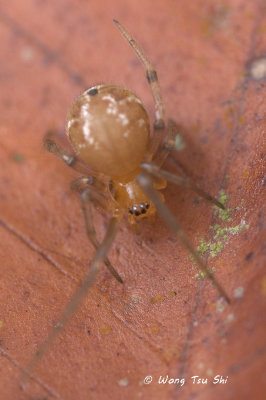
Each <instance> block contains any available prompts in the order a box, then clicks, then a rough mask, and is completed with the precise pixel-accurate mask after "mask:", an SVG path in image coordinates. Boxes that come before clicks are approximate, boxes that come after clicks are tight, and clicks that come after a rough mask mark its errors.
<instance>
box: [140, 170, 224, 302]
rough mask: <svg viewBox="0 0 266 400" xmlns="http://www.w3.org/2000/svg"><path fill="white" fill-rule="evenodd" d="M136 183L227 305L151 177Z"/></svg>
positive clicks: (143, 177) (213, 279)
mask: <svg viewBox="0 0 266 400" xmlns="http://www.w3.org/2000/svg"><path fill="white" fill-rule="evenodd" d="M137 181H138V183H139V184H140V186H141V187H142V189H143V191H144V192H145V193H146V195H147V196H148V197H149V198H150V199H151V201H152V202H153V204H154V205H155V207H156V208H157V210H158V212H159V213H160V214H161V217H162V218H163V220H164V222H165V223H166V225H167V226H168V227H169V229H171V230H172V231H173V232H174V233H176V234H177V235H178V236H179V238H180V240H181V241H182V243H183V244H184V246H185V247H186V248H187V250H188V251H189V253H190V254H191V255H192V256H193V257H194V259H195V260H196V262H197V263H198V265H199V267H200V269H201V270H202V271H203V272H204V273H205V274H206V276H207V277H208V278H209V279H210V281H211V282H212V283H213V284H214V285H215V286H216V288H217V290H218V291H219V293H220V294H221V295H222V296H223V297H224V299H225V300H226V301H227V303H228V304H230V298H229V296H228V294H227V293H226V292H225V290H224V289H223V287H222V286H221V285H220V283H219V282H218V281H217V279H216V278H215V277H214V275H213V274H212V273H211V272H210V271H209V269H208V267H207V266H206V264H205V263H204V262H203V260H202V259H201V258H200V256H199V255H198V253H197V251H196V250H195V249H194V248H193V246H192V244H191V243H190V241H189V239H188V238H187V236H186V235H185V233H184V231H183V229H182V227H181V226H180V225H179V223H178V222H177V220H176V218H175V217H174V215H173V214H172V213H171V212H170V211H169V210H168V208H167V207H166V205H165V204H164V203H163V202H162V200H161V198H160V196H159V193H158V192H157V190H156V189H154V188H153V179H152V175H151V174H149V173H147V172H145V173H141V174H139V175H138V177H137Z"/></svg>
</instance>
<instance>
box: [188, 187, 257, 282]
mask: <svg viewBox="0 0 266 400" xmlns="http://www.w3.org/2000/svg"><path fill="white" fill-rule="evenodd" d="M219 201H220V202H221V203H222V204H223V206H224V207H225V206H226V203H227V201H228V195H227V194H226V193H225V192H224V191H221V192H220V195H219ZM214 210H215V214H216V216H217V219H218V223H216V224H215V225H213V226H210V230H211V231H212V234H213V235H212V236H213V239H212V240H206V239H205V238H201V239H200V244H199V245H198V246H197V248H196V250H197V252H198V253H199V255H200V256H201V257H203V256H205V255H207V254H208V255H209V257H211V258H215V257H216V256H217V254H219V253H220V252H221V251H222V250H223V249H224V247H225V244H226V242H227V241H228V239H229V237H230V236H231V235H238V234H239V233H241V232H242V231H243V230H246V229H248V228H249V225H248V224H246V222H245V220H241V222H240V224H238V225H236V226H230V222H232V217H231V214H232V212H233V210H232V209H231V208H226V207H225V209H224V210H222V209H221V208H219V207H217V206H214ZM220 224H222V225H220ZM191 258H192V260H193V261H195V260H194V258H193V257H191ZM210 269H211V271H214V268H213V267H212V268H210ZM205 276H206V274H205V273H204V272H203V271H200V272H199V273H197V274H195V276H194V277H195V278H196V279H199V278H201V277H205Z"/></svg>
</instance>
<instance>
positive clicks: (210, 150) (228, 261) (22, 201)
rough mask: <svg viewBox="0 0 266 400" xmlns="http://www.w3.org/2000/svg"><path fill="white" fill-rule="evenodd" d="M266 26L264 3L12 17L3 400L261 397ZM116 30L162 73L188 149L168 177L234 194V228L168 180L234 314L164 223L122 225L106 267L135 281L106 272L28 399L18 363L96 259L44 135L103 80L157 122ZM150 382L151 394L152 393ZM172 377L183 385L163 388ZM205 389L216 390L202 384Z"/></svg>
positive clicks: (45, 11) (5, 162)
mask: <svg viewBox="0 0 266 400" xmlns="http://www.w3.org/2000/svg"><path fill="white" fill-rule="evenodd" d="M265 15H266V13H265V5H264V1H263V0H256V1H253V2H246V1H244V0H239V1H231V2H229V1H225V2H221V3H217V2H212V1H211V0H207V1H203V0H198V1H195V2H188V1H183V0H181V1H179V2H172V1H171V0H165V1H164V2H152V3H151V2H141V3H140V2H133V1H128V2H126V3H125V2H122V1H120V0H119V1H118V0H117V1H116V2H110V3H109V2H108V3H106V4H104V3H103V2H99V1H96V0H91V1H90V2H88V1H81V0H80V1H79V2H74V1H70V0H67V1H66V0H64V1H63V0H58V1H57V2H46V1H42V2H41V1H37V0H35V1H33V0H28V1H27V2H21V1H18V0H14V1H12V2H11V1H10V2H7V3H6V4H5V5H1V6H0V35H1V42H0V46H1V51H0V65H1V71H0V82H1V95H0V100H1V120H0V143H1V148H0V168H1V169H0V174H1V175H0V182H1V192H0V216H1V226H0V232H1V233H0V238H1V246H0V249H1V250H0V251H1V278H0V285H1V292H0V293H1V299H0V304H1V315H0V321H1V322H0V340H1V347H0V360H1V364H0V365H1V380H0V381H1V383H0V392H1V393H2V394H3V395H4V398H5V399H6V400H8V399H41V398H45V399H48V398H49V399H50V398H51V399H52V398H53V397H55V398H57V397H58V398H61V399H76V400H79V399H80V400H83V399H88V398H90V399H110V398H112V399H124V398H128V399H137V398H141V399H162V398H164V399H172V398H177V397H178V398H179V399H190V398H197V399H204V400H209V399H213V398H216V399H236V398H241V399H250V398H251V397H252V398H256V399H257V400H259V399H262V398H263V393H265V382H263V369H265V339H264V338H265V323H263V322H264V321H263V317H264V315H265V308H264V305H265V295H266V276H265V273H264V272H263V254H262V250H263V248H262V246H263V234H262V224H263V206H264V204H265V198H264V196H263V195H264V192H263V177H264V173H265V163H264V159H263V157H265V100H266V95H265V67H264V65H265V58H264V60H263V54H264V56H265V46H266V36H265V23H266V21H265ZM113 18H117V19H118V20H120V21H121V22H122V23H123V25H124V26H125V27H127V29H128V30H129V31H130V32H131V33H132V35H133V36H134V37H135V39H136V40H137V41H138V42H139V43H140V45H141V46H142V47H143V48H144V49H145V52H146V53H147V55H148V57H149V58H150V59H151V60H152V61H153V63H154V65H155V66H156V68H157V72H158V75H159V79H160V83H161V86H162V92H163V97H164V101H165V105H166V110H167V115H168V116H169V117H171V118H173V119H175V120H176V121H177V122H178V124H180V126H181V127H182V135H183V138H184V140H185V142H186V148H185V149H184V150H183V151H180V152H177V153H176V154H175V155H173V160H174V161H173V162H172V164H170V163H166V166H168V167H169V169H171V170H174V169H175V166H174V164H176V166H179V169H180V168H181V169H183V170H184V171H185V172H186V173H187V174H188V175H189V176H191V177H192V178H193V179H194V180H195V181H196V182H197V184H199V185H200V186H201V187H202V188H203V189H205V190H206V191H208V192H209V193H211V194H213V195H216V196H218V193H219V191H220V190H223V191H224V193H225V194H226V196H227V197H228V202H227V207H229V208H231V214H230V216H229V215H227V216H226V217H225V220H224V221H222V220H221V219H220V218H219V216H218V215H217V213H216V212H215V211H214V209H213V207H212V206H210V205H209V204H207V203H206V202H205V201H203V200H199V199H198V198H197V196H195V195H194V194H193V193H191V192H189V191H188V190H184V189H182V188H179V187H175V186H173V185H170V184H169V186H168V188H167V189H166V191H165V196H166V203H167V205H168V206H169V208H170V209H171V210H172V211H173V212H174V213H175V215H176V216H177V218H178V220H179V221H180V223H181V224H182V226H183V228H184V230H185V232H187V234H188V236H189V238H190V239H191V241H192V242H193V243H194V245H195V247H196V246H198V245H199V244H200V239H201V243H202V244H203V246H202V251H205V250H207V249H210V248H211V250H212V253H211V254H212V255H214V256H215V257H214V258H212V257H211V255H210V253H208V255H209V256H208V265H209V266H211V267H215V270H216V276H217V277H218V279H219V281H220V282H221V283H222V285H223V287H224V288H226V290H227V291H228V293H229V294H230V296H231V298H232V300H233V301H232V305H231V306H227V305H225V304H224V302H223V301H221V300H220V299H219V296H218V294H217V291H216V289H215V288H213V287H212V286H211V284H210V283H209V282H208V281H206V280H200V279H197V278H196V277H195V275H196V274H197V270H195V267H193V262H192V260H191V259H190V257H189V256H188V254H187V252H186V250H185V249H184V248H183V247H182V245H181V244H180V243H179V241H178V240H175V238H174V237H173V235H172V234H171V232H169V231H168V230H167V228H166V227H165V225H164V223H163V222H162V221H161V220H160V219H159V218H158V219H157V221H156V223H155V225H154V226H151V225H149V224H148V223H143V224H142V233H141V235H140V236H139V237H136V235H135V234H134V232H132V231H131V229H130V228H129V226H128V224H127V222H126V221H123V223H122V224H121V226H120V230H119V234H118V237H117V239H116V242H115V243H114V245H113V249H112V251H111V253H110V255H109V256H110V259H111V260H112V262H113V264H114V265H115V266H116V268H117V270H118V271H119V273H120V274H121V276H122V278H123V280H124V282H125V283H124V285H123V286H121V285H119V284H118V283H117V282H116V281H115V280H114V279H113V278H112V277H111V276H110V274H109V273H108V271H106V270H105V269H104V267H103V268H102V271H101V272H100V273H99V275H98V277H97V279H96V282H95V284H94V286H93V287H92V288H91V290H90V291H89V293H88V295H87V297H86V300H85V301H84V302H83V303H82V305H81V306H80V307H79V310H78V312H77V313H76V314H75V316H74V317H73V318H72V319H71V321H70V323H69V324H68V325H67V327H66V329H65V330H64V332H63V333H62V334H61V335H60V337H58V338H57V340H56V342H55V343H54V344H53V345H52V347H51V348H50V350H49V351H48V352H47V354H46V355H45V356H44V358H43V359H42V360H41V362H40V364H39V365H38V367H37V368H36V370H35V371H34V377H33V379H31V380H30V381H29V382H28V383H27V385H26V387H25V388H24V389H23V390H22V389H21V388H20V387H19V377H20V374H21V368H22V367H23V366H25V365H26V363H27V362H28V360H29V359H30V358H31V357H32V356H33V354H34V352H35V351H36V350H37V349H38V346H39V345H40V344H41V343H42V341H43V340H44V339H45V337H46V336H47V334H48V332H49V330H50V329H51V327H52V326H53V325H54V324H55V323H56V321H57V320H58V318H59V316H60V315H61V313H62V311H63V310H64V307H65V306H66V304H67V303H68V302H69V300H70V299H71V296H72V294H73V293H74V291H75V289H76V287H77V285H78V284H79V283H80V282H81V281H82V277H83V276H84V274H85V272H86V270H87V268H88V267H89V264H90V261H91V259H92V257H93V254H94V250H93V248H92V246H91V245H90V243H89V242H88V240H87V237H86V233H85V228H84V222H83V218H82V214H81V210H80V203H79V199H78V197H77V195H75V194H74V193H72V192H71V191H70V189H69V183H70V181H71V180H72V179H73V178H75V177H76V176H77V174H76V173H75V172H73V170H71V169H68V168H67V167H66V166H65V165H62V163H60V161H59V160H57V159H56V158H55V157H53V156H52V155H50V154H48V153H46V152H45V151H44V150H43V149H42V137H43V135H44V134H45V132H46V131H47V130H49V129H51V128H53V129H58V130H59V131H64V126H65V119H66V115H67V112H68V109H69V107H70V105H71V102H72V101H73V99H74V97H75V96H77V95H78V94H79V93H80V92H81V91H83V90H84V89H85V88H89V87H90V86H92V85H94V84H97V83H100V82H106V83H108V82H112V83H116V84H119V85H124V86H127V87H129V88H131V89H133V91H135V92H136V93H137V94H138V95H139V96H140V97H141V98H142V99H143V100H144V102H145V104H146V105H147V108H148V110H149V112H150V115H151V117H152V115H153V104H152V98H151V95H150V93H149V87H148V85H147V83H146V80H145V75H144V71H143V69H142V66H141V65H140V64H139V62H138V60H137V59H136V57H135V55H134V53H133V52H132V50H131V49H130V47H129V46H127V44H126V43H125V42H124V41H123V40H122V38H121V36H120V35H119V32H118V31H117V30H116V29H115V27H114V25H113V23H112V19H113ZM254 63H255V64H254ZM263 68H264V69H263ZM254 71H255V72H254ZM263 71H264V72H263ZM263 74H264V75H263ZM263 76H264V78H263ZM258 78H259V79H258ZM180 166H181V167H180ZM230 219H231V220H230ZM95 222H96V226H97V230H98V232H99V236H100V237H102V236H103V234H104V231H105V219H104V217H103V216H101V214H100V213H98V212H97V211H95ZM214 225H217V226H218V228H217V226H216V230H214V229H211V227H212V226H214ZM217 233H218V237H217V236H216V237H215V235H217ZM203 239H204V240H203ZM204 246H205V248H204ZM206 246H207V247H206ZM211 246H212V247H211ZM216 375H221V376H223V378H226V377H227V376H228V381H227V383H225V384H223V383H219V384H216V385H214V384H213V383H212V381H213V378H214V377H215V376H216ZM146 376H152V377H153V382H152V383H150V384H144V383H143V380H144V378H145V377H146ZM166 376H168V377H169V379H170V378H175V379H182V378H184V379H185V383H184V385H183V386H181V383H180V382H179V383H178V381H176V382H175V383H172V384H169V383H165V384H163V383H159V382H158V380H159V379H160V377H163V378H166ZM192 376H199V377H200V378H204V379H205V378H207V379H208V383H207V384H203V383H200V384H197V383H195V384H193V379H191V377H192Z"/></svg>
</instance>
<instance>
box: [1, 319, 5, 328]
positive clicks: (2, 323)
mask: <svg viewBox="0 0 266 400" xmlns="http://www.w3.org/2000/svg"><path fill="white" fill-rule="evenodd" d="M3 325H4V322H3V321H1V320H0V328H2V326H3Z"/></svg>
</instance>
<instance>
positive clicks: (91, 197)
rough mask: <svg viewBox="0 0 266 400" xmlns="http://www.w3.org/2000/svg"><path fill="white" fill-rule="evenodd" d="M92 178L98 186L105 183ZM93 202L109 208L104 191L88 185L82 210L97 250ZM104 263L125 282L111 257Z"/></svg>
mask: <svg viewBox="0 0 266 400" xmlns="http://www.w3.org/2000/svg"><path fill="white" fill-rule="evenodd" d="M90 178H92V177H88V178H84V177H82V178H79V179H77V180H75V181H74V182H72V184H71V187H72V189H77V188H78V187H79V185H80V183H81V181H84V180H86V181H87V183H88V179H90ZM92 180H93V181H94V184H95V185H98V187H99V186H100V185H103V184H102V183H101V182H99V181H98V180H96V179H95V178H92ZM92 203H94V204H96V205H97V204H98V205H99V206H100V207H101V208H103V209H108V201H107V199H106V197H105V196H104V195H103V193H101V192H100V191H99V190H97V189H95V188H94V187H91V188H88V187H87V188H85V189H83V190H82V192H81V205H82V211H83V215H84V220H85V226H86V232H87V236H88V238H89V240H90V242H91V243H92V245H93V246H94V248H95V249H96V250H97V249H98V247H99V242H98V240H97V237H96V231H95V227H94V223H93V215H92V207H91V204H92ZM104 263H105V265H106V267H107V268H108V270H109V271H110V272H111V274H112V275H113V276H114V277H115V279H116V280H118V282H120V283H123V280H122V278H121V277H120V275H119V273H118V272H117V271H116V269H115V268H114V267H113V265H112V264H111V262H110V261H109V259H108V258H107V257H106V258H105V260H104Z"/></svg>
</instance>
